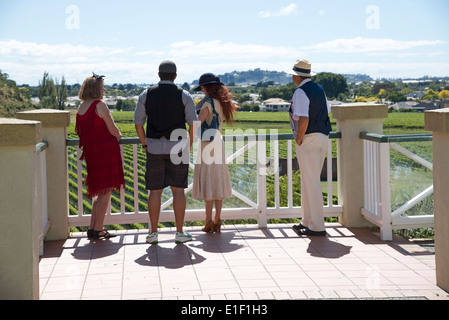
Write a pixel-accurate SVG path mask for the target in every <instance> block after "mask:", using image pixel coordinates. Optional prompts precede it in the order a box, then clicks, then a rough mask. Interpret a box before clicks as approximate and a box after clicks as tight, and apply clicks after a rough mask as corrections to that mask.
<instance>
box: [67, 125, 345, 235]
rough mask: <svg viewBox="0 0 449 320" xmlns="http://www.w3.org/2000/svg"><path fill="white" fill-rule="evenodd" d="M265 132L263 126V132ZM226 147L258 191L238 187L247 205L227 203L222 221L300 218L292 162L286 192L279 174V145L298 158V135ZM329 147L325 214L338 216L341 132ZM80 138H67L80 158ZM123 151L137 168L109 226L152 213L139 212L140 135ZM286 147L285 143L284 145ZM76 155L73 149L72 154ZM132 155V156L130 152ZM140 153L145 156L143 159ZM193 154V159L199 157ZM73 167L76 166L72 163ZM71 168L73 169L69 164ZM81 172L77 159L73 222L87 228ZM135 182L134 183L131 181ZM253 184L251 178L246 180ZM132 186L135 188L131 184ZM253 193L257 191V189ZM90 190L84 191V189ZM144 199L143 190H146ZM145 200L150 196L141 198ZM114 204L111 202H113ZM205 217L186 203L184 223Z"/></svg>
mask: <svg viewBox="0 0 449 320" xmlns="http://www.w3.org/2000/svg"><path fill="white" fill-rule="evenodd" d="M259 133H260V130H259ZM223 138H224V141H225V150H226V154H227V155H228V156H227V163H228V165H230V166H231V165H233V164H235V165H237V166H238V165H240V164H242V166H246V168H247V170H248V171H251V172H253V176H254V177H255V178H254V181H253V184H254V186H255V188H256V192H252V194H251V195H249V194H245V193H244V192H242V190H239V188H237V187H233V190H232V194H233V196H234V197H235V198H238V199H239V200H240V201H241V202H242V203H243V204H244V205H245V207H239V208H232V207H226V206H225V204H224V207H223V211H222V219H225V220H226V219H257V220H258V222H259V226H260V227H266V226H267V221H268V220H269V219H274V218H299V217H301V207H300V206H294V205H293V194H294V190H293V168H292V161H287V181H288V191H287V194H284V193H282V192H281V190H280V174H279V170H278V168H279V153H280V151H279V149H280V142H281V143H282V144H283V143H284V142H285V144H286V145H285V148H286V158H287V159H293V147H292V143H293V140H292V139H293V135H292V134H266V135H262V134H258V135H224V136H223ZM330 138H331V139H329V145H328V161H327V186H326V190H327V193H328V201H327V204H325V207H324V216H325V217H339V216H341V215H342V211H343V210H342V207H341V206H340V205H334V204H333V203H332V195H333V194H334V193H336V190H334V188H333V183H332V171H333V168H332V139H336V138H339V134H338V133H331V135H330ZM78 143H79V141H78V140H67V145H68V146H69V148H73V147H76V150H77V151H76V159H79V157H80V154H81V153H80V149H79V148H78V147H77V146H78ZM120 144H121V149H122V157H123V156H124V147H125V146H127V145H131V146H132V152H130V151H127V157H128V158H129V157H132V168H131V166H130V165H129V166H128V169H129V170H131V169H132V179H128V182H127V190H121V192H120V196H119V197H117V198H119V199H116V201H119V202H120V210H119V211H120V212H117V213H111V209H109V212H107V215H106V218H105V225H112V224H130V223H148V220H149V218H148V212H147V211H141V210H139V193H142V191H139V188H138V184H139V178H140V179H142V177H144V168H143V167H144V166H145V161H144V160H143V159H142V156H143V157H144V153H143V151H139V149H140V147H138V145H140V142H139V139H137V138H125V139H122V140H121V141H120ZM195 146H196V143H195V144H194V147H193V152H192V155H195V156H196V147H195ZM267 147H269V155H270V156H269V157H267ZM283 147H284V145H283ZM70 153H71V152H70V151H69V162H70V159H72V161H73V159H74V156H75V154H72V155H70ZM72 153H73V152H72ZM131 153H132V155H131ZM139 155H140V157H141V158H140V160H139ZM192 155H191V159H192V158H195V157H194V156H192ZM72 167H73V169H74V165H72ZM190 168H191V169H193V168H194V164H193V163H190ZM69 171H70V168H69ZM82 172H83V162H82V161H79V160H78V161H76V176H77V195H78V202H77V203H78V208H77V213H76V214H75V215H74V214H73V212H72V215H69V226H70V227H80V226H88V225H89V223H90V215H89V214H85V213H84V211H85V210H84V205H85V204H86V203H88V200H87V202H86V199H85V196H84V195H83V185H82V179H83V178H82V177H83V175H82ZM230 174H231V180H232V179H233V174H232V170H230ZM270 175H271V176H273V178H274V206H270V207H268V206H267V176H270ZM131 180H132V181H131ZM242 182H245V183H249V181H242ZM130 184H132V186H131V185H130ZM192 187H193V183H190V185H189V186H188V188H187V189H186V190H185V193H186V194H188V193H189V192H190V191H191V190H192ZM253 191H254V190H253ZM84 192H85V191H84ZM281 197H286V199H287V205H286V206H281ZM125 198H127V199H128V203H129V202H133V203H134V210H127V208H126V205H125V202H126V199H125ZM141 198H142V194H141ZM141 201H145V202H146V199H141ZM172 201H173V198H171V197H170V198H169V199H167V200H165V201H163V203H162V206H161V215H160V222H174V221H175V219H174V212H173V210H171V209H169V207H170V206H171V204H172ZM110 208H111V206H110ZM201 220H204V205H202V206H201V207H200V208H198V209H196V208H189V207H187V210H186V216H185V221H201Z"/></svg>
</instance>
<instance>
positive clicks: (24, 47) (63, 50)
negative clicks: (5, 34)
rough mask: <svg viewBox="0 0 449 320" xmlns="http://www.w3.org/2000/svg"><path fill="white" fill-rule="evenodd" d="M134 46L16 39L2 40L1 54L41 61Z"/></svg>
mask: <svg viewBox="0 0 449 320" xmlns="http://www.w3.org/2000/svg"><path fill="white" fill-rule="evenodd" d="M131 49H132V48H108V47H99V46H93V47H89V46H84V45H76V46H75V45H72V44H51V45H50V44H45V43H35V42H20V41H16V40H7V41H6V40H4V41H0V55H1V56H4V57H28V58H34V59H36V58H37V59H39V61H49V62H55V61H67V62H70V61H73V60H76V59H85V58H87V57H88V58H98V59H100V58H104V57H111V56H118V55H122V54H127V53H129V52H130V51H131Z"/></svg>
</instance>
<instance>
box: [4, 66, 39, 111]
mask: <svg viewBox="0 0 449 320" xmlns="http://www.w3.org/2000/svg"><path fill="white" fill-rule="evenodd" d="M28 109H33V105H32V103H31V100H30V98H29V93H28V89H27V88H25V87H22V88H19V87H17V86H16V82H15V81H14V80H11V79H9V76H8V74H6V73H2V72H1V70H0V117H14V116H15V114H16V112H18V111H23V110H28Z"/></svg>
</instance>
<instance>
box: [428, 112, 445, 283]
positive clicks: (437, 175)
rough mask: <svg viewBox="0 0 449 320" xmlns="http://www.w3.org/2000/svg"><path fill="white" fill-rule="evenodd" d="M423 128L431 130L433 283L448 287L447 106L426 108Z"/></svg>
mask: <svg viewBox="0 0 449 320" xmlns="http://www.w3.org/2000/svg"><path fill="white" fill-rule="evenodd" d="M425 130H429V131H433V190H434V193H433V197H434V198H433V199H434V209H433V210H434V228H435V229H434V231H435V264H436V278H437V285H438V286H439V287H440V288H442V289H443V290H445V291H449V232H448V230H449V210H448V208H449V197H448V196H447V191H448V190H449V166H448V159H449V108H445V109H440V110H432V111H427V112H426V113H425Z"/></svg>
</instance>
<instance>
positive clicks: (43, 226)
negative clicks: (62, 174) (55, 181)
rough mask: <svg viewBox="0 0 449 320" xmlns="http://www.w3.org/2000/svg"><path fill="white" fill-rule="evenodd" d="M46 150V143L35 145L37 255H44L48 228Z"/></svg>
mask: <svg viewBox="0 0 449 320" xmlns="http://www.w3.org/2000/svg"><path fill="white" fill-rule="evenodd" d="M47 148H48V144H47V143H46V142H41V143H39V144H37V145H36V168H37V170H36V171H35V172H36V183H37V186H36V192H37V199H39V204H38V205H37V208H36V209H37V210H38V215H39V219H38V221H39V255H43V254H44V239H45V235H46V234H47V232H48V229H49V228H50V221H49V220H48V206H47V163H46V162H47V158H46V151H47Z"/></svg>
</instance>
